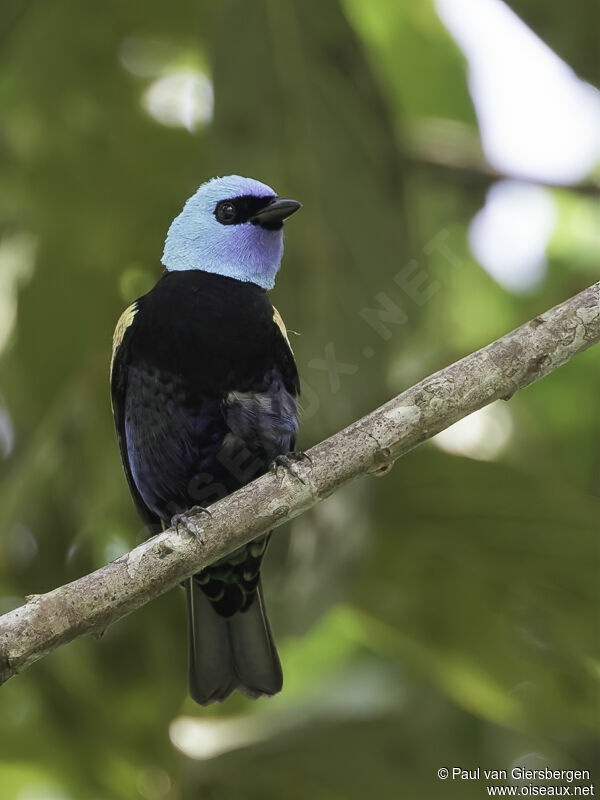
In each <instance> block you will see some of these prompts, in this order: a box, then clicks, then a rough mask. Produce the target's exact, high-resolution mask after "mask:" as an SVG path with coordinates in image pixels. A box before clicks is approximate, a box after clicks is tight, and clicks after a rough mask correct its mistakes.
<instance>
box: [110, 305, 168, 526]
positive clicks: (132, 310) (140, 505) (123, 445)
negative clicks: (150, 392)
mask: <svg viewBox="0 0 600 800" xmlns="http://www.w3.org/2000/svg"><path fill="white" fill-rule="evenodd" d="M137 312H138V302H137V301H136V302H135V303H133V304H132V305H130V306H129V308H127V309H126V310H125V311H124V312H123V313H122V314H121V317H120V318H119V321H118V322H117V327H116V328H115V333H114V336H113V350H112V360H111V365H110V388H111V401H112V410H113V417H114V420H115V430H116V433H117V441H118V443H119V450H120V452H121V460H122V462H123V469H124V470H125V477H126V478H127V483H128V484H129V490H130V492H131V496H132V497H133V500H134V503H135V506H136V508H137V510H138V512H139V514H140V516H141V517H142V519H143V520H144V521H145V522H146V524H147V525H148V526H149V527H150V528H151V529H152V530H155V531H159V530H161V523H160V520H159V518H158V517H157V516H156V514H154V513H153V512H152V511H151V510H150V509H149V508H148V506H147V505H146V504H145V503H144V501H143V499H142V496H141V495H140V492H139V490H138V488H137V486H136V484H135V481H134V479H133V475H132V473H131V465H130V463H129V454H128V452H127V436H126V434H125V399H126V394H127V372H128V369H127V367H128V351H129V341H130V338H131V335H132V326H133V324H134V321H135V316H136V314H137Z"/></svg>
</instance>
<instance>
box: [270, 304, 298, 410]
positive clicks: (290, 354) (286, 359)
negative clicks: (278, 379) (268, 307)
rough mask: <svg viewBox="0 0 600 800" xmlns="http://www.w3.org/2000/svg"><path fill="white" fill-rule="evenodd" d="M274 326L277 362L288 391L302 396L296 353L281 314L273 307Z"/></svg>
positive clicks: (295, 395)
mask: <svg viewBox="0 0 600 800" xmlns="http://www.w3.org/2000/svg"><path fill="white" fill-rule="evenodd" d="M273 324H274V325H275V328H276V331H275V360H276V361H277V363H278V364H279V367H280V369H281V373H282V376H283V380H284V382H285V386H286V389H287V390H288V392H290V394H292V395H293V396H294V397H297V396H298V395H299V394H300V378H299V377H298V370H297V368H296V362H295V360H294V351H293V350H292V345H291V344H290V340H289V338H288V333H287V328H286V327H285V323H284V321H283V319H282V318H281V314H280V313H279V311H277V309H276V308H275V307H273Z"/></svg>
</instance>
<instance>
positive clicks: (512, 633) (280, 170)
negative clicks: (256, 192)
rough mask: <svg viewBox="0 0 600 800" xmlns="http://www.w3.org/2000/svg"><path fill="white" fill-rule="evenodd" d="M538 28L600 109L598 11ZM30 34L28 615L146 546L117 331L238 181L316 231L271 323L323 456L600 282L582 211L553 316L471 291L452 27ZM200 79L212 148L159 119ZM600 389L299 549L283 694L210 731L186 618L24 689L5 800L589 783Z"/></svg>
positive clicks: (6, 728) (9, 265)
mask: <svg viewBox="0 0 600 800" xmlns="http://www.w3.org/2000/svg"><path fill="white" fill-rule="evenodd" d="M513 7H514V8H515V9H516V10H517V11H518V12H519V13H521V14H522V15H523V16H524V18H525V19H526V20H527V21H528V22H529V23H530V24H531V25H532V26H533V27H534V29H536V30H539V32H540V34H541V35H542V36H543V37H544V39H545V41H546V42H547V43H548V44H549V45H550V46H552V47H555V48H556V49H557V51H558V52H559V54H560V55H562V56H563V57H564V58H566V59H567V60H568V61H569V62H570V63H571V64H572V65H573V66H574V67H575V68H577V69H580V71H581V72H582V74H583V75H584V76H585V77H587V78H588V79H590V80H598V72H597V65H598V59H597V51H596V50H595V44H594V41H595V37H593V36H592V31H591V28H592V26H591V25H590V20H591V17H592V13H593V12H592V9H591V7H590V3H588V2H586V1H585V0H577V2H574V3H571V4H570V5H569V8H568V10H567V9H566V8H565V6H564V4H560V3H558V2H555V1H554V0H553V1H552V2H549V1H548V0H546V1H545V2H543V3H541V2H537V1H536V0H518V2H515V3H514V4H513ZM538 25H539V28H538V27H536V26H538ZM0 36H1V47H2V49H1V53H0V57H1V59H2V70H1V72H0V107H1V108H2V116H1V121H0V152H1V154H2V164H3V169H2V172H1V174H0V226H1V239H0V291H1V297H0V347H1V348H2V350H1V356H0V358H1V360H0V380H1V384H0V385H1V400H2V404H1V406H2V407H1V409H0V411H1V415H0V422H1V425H0V433H1V434H2V436H1V440H0V444H1V445H2V450H3V452H4V454H5V458H4V460H3V461H2V462H1V464H0V469H1V472H2V481H1V483H0V606H1V610H2V611H6V610H8V609H10V608H12V607H14V606H15V605H17V604H19V603H20V602H22V599H23V597H24V596H25V595H26V594H29V593H33V592H43V591H46V590H49V589H51V588H52V587H54V586H56V585H59V584H62V583H65V582H66V581H68V580H71V579H73V578H75V577H77V576H78V575H80V574H82V573H84V572H87V571H90V570H92V569H94V568H96V567H98V566H100V565H101V564H103V563H105V562H106V561H107V560H110V559H111V558H114V557H116V556H118V555H119V554H120V553H122V552H124V551H125V550H127V549H129V548H130V547H132V546H133V545H135V543H136V542H138V541H139V540H140V538H141V537H142V536H143V535H144V533H143V530H142V528H141V525H140V522H139V520H138V519H137V518H136V515H135V513H134V510H133V507H132V503H131V502H130V499H129V496H128V492H127V489H126V486H125V481H124V479H123V476H122V473H121V467H120V464H119V456H118V451H117V447H116V444H115V441H114V436H113V433H112V419H111V412H110V401H109V392H108V365H109V360H110V342H111V336H112V330H113V327H114V324H115V321H116V319H117V318H118V316H119V314H120V311H121V310H122V308H123V307H124V306H125V305H126V304H128V303H129V302H130V301H131V300H132V299H133V298H135V297H136V296H138V295H139V294H141V293H143V292H144V291H146V290H147V289H148V288H149V287H150V286H151V285H152V284H153V282H154V281H155V280H156V279H157V277H158V276H159V274H160V266H159V258H160V254H161V252H162V244H163V240H164V235H165V232H166V229H167V227H168V225H169V223H170V221H171V219H172V218H173V217H174V216H175V215H176V214H177V213H178V211H179V209H180V207H181V205H182V203H183V201H184V200H185V198H186V197H187V196H188V195H189V194H191V193H192V192H193V191H194V189H195V188H196V187H197V185H198V184H199V183H200V182H202V181H203V180H205V179H207V178H208V177H210V176H212V175H215V174H226V173H231V172H238V173H241V174H247V175H252V176H255V177H257V178H259V179H261V180H263V181H266V182H267V183H270V184H272V185H274V186H275V187H277V189H278V190H280V191H281V192H282V193H283V194H285V195H289V196H292V197H297V198H298V199H300V200H301V201H302V202H303V204H304V208H303V211H302V214H301V215H298V216H297V217H296V218H294V220H293V221H292V222H291V223H290V224H289V227H288V228H287V229H286V257H285V261H284V266H283V269H282V272H281V274H280V276H279V280H278V285H277V288H276V289H275V291H274V294H273V300H274V302H275V304H276V305H277V306H278V308H279V309H280V311H281V313H282V314H283V316H284V318H285V320H286V323H287V325H288V327H289V328H290V329H291V330H293V331H296V332H298V333H299V334H300V335H299V336H297V337H295V338H294V339H293V342H292V344H293V346H294V350H295V352H296V356H297V360H298V364H299V368H300V372H301V375H302V377H303V380H304V401H303V402H304V409H305V413H304V421H303V426H302V434H301V441H300V444H301V446H303V447H308V446H310V445H311V444H312V443H314V442H316V441H318V440H320V439H321V438H322V437H324V436H326V435H328V434H331V433H333V432H334V431H336V430H338V429H340V428H341V427H343V426H344V425H346V424H348V423H349V422H351V421H352V420H354V419H355V418H357V417H359V416H361V415H362V414H364V413H366V412H368V411H369V410H370V409H372V408H373V407H375V406H376V405H379V404H380V403H382V402H383V401H385V400H386V399H388V398H389V397H390V396H391V395H392V394H395V393H397V392H398V391H400V390H401V389H402V388H403V387H405V386H407V385H409V384H410V383H412V382H413V381H414V380H416V379H418V378H420V377H422V376H424V375H426V374H429V373H430V372H432V371H434V370H436V369H438V368H440V367H442V366H443V365H445V364H446V363H448V362H450V361H452V360H455V359H456V358H459V357H460V356H462V355H464V354H465V353H466V352H468V351H470V350H472V349H475V348H477V347H480V346H482V345H484V344H486V343H487V342H488V341H490V340H492V339H494V338H496V337H498V336H500V335H501V334H503V333H504V332H506V331H507V330H509V329H510V328H512V327H514V326H515V325H517V324H519V323H520V322H522V321H524V320H525V319H528V318H529V317H531V316H533V315H535V314H536V313H539V312H540V311H543V310H544V309H546V308H548V307H550V306H552V305H553V304H555V303H557V302H559V301H560V300H562V299H564V298H566V297H567V296H569V295H570V294H573V293H574V292H576V291H578V290H579V289H581V288H583V287H584V286H586V285H587V284H589V283H591V282H593V281H594V280H595V279H596V278H597V265H598V261H597V258H598V249H597V244H598V242H597V235H596V233H595V231H594V228H595V224H596V222H597V207H595V206H594V200H593V198H591V197H590V196H588V195H585V194H578V193H577V192H576V191H567V190H558V189H557V190H556V191H555V192H554V197H555V201H556V206H557V209H558V219H557V224H556V228H555V233H554V236H553V239H552V241H551V243H550V245H549V250H548V258H549V268H548V271H547V274H546V277H545V278H544V280H543V282H542V283H541V284H540V285H539V286H538V287H537V288H536V289H534V290H531V291H529V292H526V293H523V294H520V295H515V294H511V293H509V292H508V291H506V290H505V289H502V288H501V287H500V286H498V285H497V284H496V283H495V282H494V281H493V280H492V279H491V278H490V277H489V276H488V275H487V274H486V273H485V272H484V271H483V270H482V268H481V267H480V266H479V265H478V264H477V263H476V262H475V261H474V260H473V257H472V256H471V255H470V253H469V250H468V245H467V239H466V230H467V226H468V224H469V221H470V220H471V218H472V217H473V214H474V213H475V212H476V211H477V210H478V209H479V208H480V207H481V205H482V203H483V200H484V194H485V190H486V187H487V185H489V178H487V177H486V176H483V178H482V179H481V180H476V181H473V180H472V179H470V178H469V177H468V175H467V174H466V173H465V174H464V175H463V174H461V172H460V170H457V169H450V170H444V169H436V168H435V167H434V166H432V165H430V164H429V165H428V164H425V163H422V162H421V161H419V159H418V158H415V157H414V155H411V152H412V151H411V148H410V147H408V146H407V138H406V137H407V135H408V132H411V131H412V132H413V133H412V134H411V135H412V136H413V137H414V131H415V130H419V126H421V127H422V126H423V125H426V124H438V123H439V121H440V120H445V121H446V122H447V123H450V122H452V123H460V124H462V125H463V126H466V127H465V130H467V131H470V133H471V134H472V137H473V139H474V141H475V142H477V137H476V133H477V130H476V122H475V117H474V113H473V110H472V107H471V102H470V99H469V94H468V90H467V83H466V77H465V66H464V61H463V58H462V56H461V55H460V53H459V51H458V50H457V48H456V46H455V45H454V43H453V42H452V40H451V39H450V38H449V36H448V34H447V33H446V32H445V30H444V28H443V26H442V25H441V23H440V21H439V19H438V18H437V16H436V14H435V12H434V9H433V6H432V4H431V3H430V2H409V1H408V0H402V2H398V1H397V0H377V2H373V3H363V2H360V0H343V2H341V3H338V2H335V1H334V0H330V2H327V3H318V2H317V0H293V1H292V0H288V2H276V0H259V1H257V2H254V3H252V4H249V3H244V2H242V0H223V2H220V3H218V4H209V3H208V2H202V1H201V0H195V1H194V2H191V0H178V2H173V3H168V4H165V3H161V2H157V0H148V2H146V3H144V5H143V8H141V7H140V6H136V5H135V4H125V3H117V2H114V0H109V2H107V3H103V4H81V3H77V2H76V1H75V0H47V2H45V3H39V2H38V3H35V2H26V1H25V0H20V1H19V0H13V2H12V3H10V4H7V8H6V13H5V14H4V15H3V22H2V26H1V31H0ZM182 70H183V71H185V70H196V71H198V70H199V71H200V72H206V73H207V74H208V75H209V76H210V77H211V79H212V81H213V84H214V97H215V107H214V118H213V119H212V121H210V122H209V123H208V124H198V125H197V126H196V127H195V128H194V130H186V129H185V127H175V126H169V125H165V124H160V123H159V122H157V121H156V120H155V119H153V118H152V116H151V115H150V114H149V113H147V110H145V108H144V107H143V103H142V98H143V97H147V94H146V93H147V91H148V89H149V87H150V86H151V85H152V84H153V83H154V82H155V81H157V80H159V79H161V78H164V77H168V76H169V75H174V74H176V73H178V72H181V71H182ZM145 102H146V105H147V101H145ZM188 127H193V126H192V125H190V126H188ZM440 235H441V239H440V238H438V239H436V238H435V237H439V236H440ZM432 242H434V245H431V243H432ZM435 242H438V243H440V242H441V243H443V245H444V246H445V247H447V248H449V252H450V253H451V259H450V260H449V259H448V257H447V254H446V255H445V254H444V252H443V251H442V249H441V248H440V247H439V246H436V245H435ZM428 243H429V245H430V246H427V244H428ZM410 259H416V261H417V267H416V268H417V269H423V270H426V286H431V285H434V283H435V282H437V283H435V285H438V284H439V287H440V290H439V291H437V292H435V293H433V295H432V297H431V299H430V300H429V301H428V302H426V303H415V302H414V300H411V298H410V293H407V292H406V291H402V290H401V289H400V288H399V287H398V285H397V284H395V283H394V276H395V275H396V274H397V273H398V271H399V270H400V269H401V268H402V267H403V266H404V265H406V264H408V263H409V262H410ZM457 264H460V266H457ZM411 274H413V273H411ZM382 293H383V294H384V295H385V296H386V297H387V298H388V302H389V303H391V304H392V306H393V308H394V309H395V312H394V313H395V314H396V315H399V314H403V315H404V317H403V319H405V321H404V322H403V323H402V324H393V323H388V324H387V328H388V329H389V336H387V337H385V338H382V336H381V335H378V334H377V332H376V331H375V330H374V329H373V327H372V326H369V325H368V324H367V322H366V321H365V318H364V316H363V315H361V310H363V309H364V308H365V307H371V308H378V307H380V306H381V300H380V298H381V295H382ZM378 298H379V299H378ZM328 346H329V347H332V348H333V351H332V352H334V353H335V357H336V358H337V359H338V360H339V361H342V362H345V363H346V364H351V365H353V369H354V371H353V373H352V374H350V373H347V372H346V373H343V374H341V375H340V376H339V386H337V385H336V384H335V382H334V383H333V384H332V382H331V376H330V375H329V374H328V373H327V372H326V371H323V370H322V369H321V368H320V367H319V365H318V363H319V361H320V360H323V359H324V358H325V349H326V347H328ZM599 367H600V351H598V350H597V349H596V350H592V351H588V352H587V353H586V354H584V355H583V356H581V357H579V358H578V359H577V360H576V361H575V362H573V363H571V364H569V365H568V366H566V367H564V368H563V369H561V370H560V371H559V372H557V373H555V374H553V375H552V376H550V377H549V378H547V379H545V380H544V381H542V382H541V383H540V384H538V385H536V386H534V387H531V388H530V389H528V390H526V391H524V392H522V393H520V394H519V395H517V396H516V397H515V398H514V399H513V400H511V402H510V404H509V406H508V407H507V408H508V409H509V412H510V419H511V426H512V436H511V438H510V441H509V443H508V445H507V446H506V447H505V448H504V450H503V451H502V452H499V453H498V455H497V456H496V458H495V459H493V460H491V461H480V460H474V459H472V458H467V457H460V456H457V455H451V454H448V453H446V452H442V451H441V450H440V449H438V448H436V447H435V446H434V445H432V444H428V445H426V446H424V447H423V448H421V449H420V450H419V451H418V452H416V453H414V454H411V455H409V456H407V457H406V458H404V459H403V460H402V461H401V462H400V463H399V464H398V465H397V466H396V467H395V468H394V470H393V472H392V473H391V474H390V475H389V476H388V477H386V478H385V479H383V480H381V481H374V480H365V481H363V482H361V483H358V484H356V485H355V486H352V487H351V488H350V489H348V490H344V491H341V492H339V493H338V494H337V495H336V496H334V497H333V498H331V499H330V500H329V501H327V502H326V503H324V504H322V505H321V506H320V507H318V508H316V509H314V510H313V511H312V512H310V513H308V514H306V515H304V516H303V517H301V518H300V519H298V520H297V521H296V522H295V523H294V524H293V525H292V526H291V530H290V531H287V532H280V533H278V534H277V535H276V536H275V537H274V540H273V544H272V546H271V550H270V554H269V557H268V559H267V566H266V573H267V574H266V584H267V585H266V593H267V599H268V604H269V607H270V610H271V615H272V620H273V624H274V629H275V632H276V636H277V639H278V642H279V644H280V649H281V654H282V660H283V665H284V671H285V679H286V683H285V688H284V691H283V693H282V694H281V695H280V696H279V697H277V698H275V699H273V700H271V701H262V702H258V703H255V704H252V703H250V702H248V701H245V700H244V699H243V698H240V697H235V698H232V699H230V700H229V701H227V703H226V704H225V705H224V706H222V707H219V708H215V707H212V708H210V709H208V710H203V709H200V708H198V707H196V706H194V704H193V703H192V702H191V701H190V700H189V699H188V698H187V696H186V677H185V625H184V613H183V602H182V597H181V595H180V593H178V592H172V593H171V594H170V595H168V596H166V597H164V598H162V599H161V600H159V601H157V602H155V603H153V604H151V605H150V606H147V607H145V608H144V609H142V610H141V611H139V612H138V613H136V614H135V615H133V616H132V617H130V618H128V619H126V620H124V621H122V622H121V623H119V624H117V625H115V626H114V627H113V628H111V629H110V630H109V631H108V632H107V633H106V635H105V637H104V638H103V639H102V641H101V642H98V641H96V640H94V639H88V638H86V639H81V640H78V641H76V642H75V643H73V644H72V645H69V646H68V647H67V648H64V649H62V650H58V651H57V652H55V653H53V654H52V655H51V656H50V657H48V658H46V659H45V660H43V661H41V662H40V663H38V664H36V665H35V666H33V667H32V668H31V669H29V670H28V671H27V672H26V673H24V674H23V675H21V676H19V677H17V678H14V679H12V680H11V681H10V682H9V683H8V684H6V685H5V686H3V687H2V689H0V719H1V720H2V724H1V725H0V787H1V788H0V796H1V797H2V800H38V799H39V800H42V798H43V800H59V799H60V800H132V799H133V798H145V799H146V800H187V798H200V797H202V798H209V799H210V800H221V798H222V799H223V800H229V798H236V800H237V799H238V798H244V799H246V798H247V799H248V800H254V798H261V800H262V799H264V798H281V797H286V798H289V799H290V800H295V798H298V799H300V798H302V799H304V798H305V797H307V796H310V797H314V798H316V799H317V800H338V799H339V800H342V799H343V800H346V799H348V800H351V799H352V798H364V797H365V795H368V794H371V795H373V796H379V797H383V798H387V797H399V796H403V797H404V796H405V797H411V798H438V797H439V798H444V799H445V800H449V799H450V798H457V799H458V798H470V797H481V796H483V791H484V789H483V786H482V785H481V784H480V783H474V782H469V783H466V784H465V783H457V782H452V781H448V782H446V783H444V782H441V781H439V780H438V779H437V777H436V772H437V769H438V767H440V766H448V767H452V766H453V765H462V766H464V767H465V768H467V767H469V768H473V767H475V766H478V765H479V766H487V767H491V768H506V767H508V766H509V765H510V764H511V763H512V762H513V761H514V760H516V759H519V758H523V757H524V756H525V755H526V754H531V753H539V754H540V758H541V759H542V761H543V762H544V764H545V763H547V764H549V765H552V766H554V767H561V766H571V767H578V768H592V767H593V766H594V765H595V764H597V763H598V761H599V760H600V739H599V720H600V699H599V696H600V642H599V636H598V633H599V626H598V621H599V616H598V613H599V602H598V601H599V590H598V567H599V566H600V540H599V538H598V512H599V496H600V458H599V453H600V448H599V439H600V404H599V403H598V397H599V396H600V369H599ZM13 440H14V441H13ZM219 720H221V721H222V722H219ZM219 752H221V754H220V755H219ZM186 753H187V755H186ZM203 753H204V755H205V756H211V757H210V758H208V757H205V758H200V757H198V756H200V755H202V754H203ZM189 754H193V755H195V756H197V757H196V758H190V757H189Z"/></svg>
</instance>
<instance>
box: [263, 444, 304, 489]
mask: <svg viewBox="0 0 600 800" xmlns="http://www.w3.org/2000/svg"><path fill="white" fill-rule="evenodd" d="M303 461H308V464H309V466H311V467H312V459H311V457H310V456H309V455H307V453H303V452H301V451H300V450H291V451H290V452H289V453H284V454H282V455H280V456H276V457H275V458H274V459H273V461H272V462H271V464H270V466H269V469H270V470H271V472H274V473H275V474H276V475H279V474H280V472H279V471H280V470H283V474H285V473H286V472H288V473H290V474H291V475H293V476H294V477H295V478H297V479H298V480H299V481H300V483H303V484H305V485H306V478H305V477H304V476H303V475H302V472H301V471H300V469H299V464H301V463H302V462H303Z"/></svg>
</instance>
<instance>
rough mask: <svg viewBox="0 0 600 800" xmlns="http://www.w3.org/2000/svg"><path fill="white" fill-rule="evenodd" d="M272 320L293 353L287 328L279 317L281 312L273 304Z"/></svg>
mask: <svg viewBox="0 0 600 800" xmlns="http://www.w3.org/2000/svg"><path fill="white" fill-rule="evenodd" d="M273 322H274V323H275V325H277V327H278V328H279V330H280V331H281V335H282V336H283V338H284V339H285V340H286V342H287V344H288V347H289V348H290V351H291V353H292V355H293V354H294V351H293V350H292V345H291V344H290V340H289V339H288V334H287V328H286V327H285V323H284V321H283V320H282V319H281V314H280V313H279V311H277V309H276V308H275V306H273Z"/></svg>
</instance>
